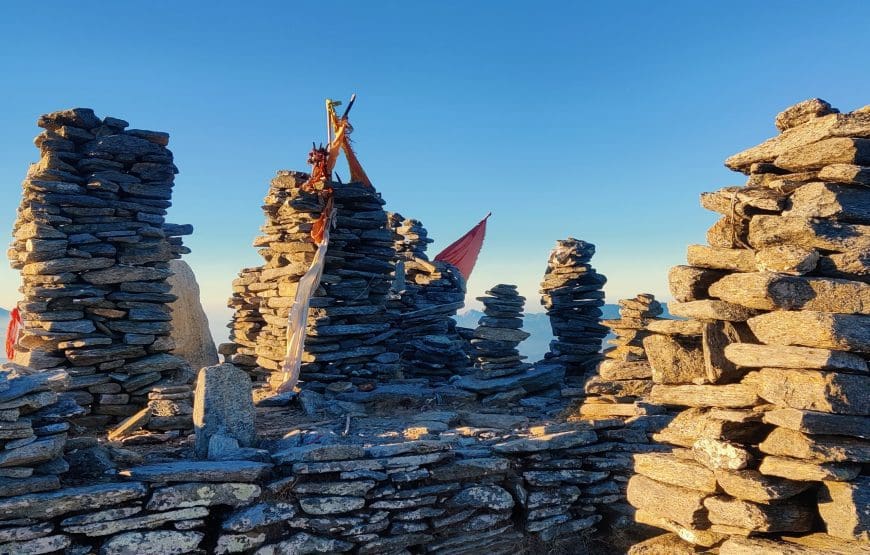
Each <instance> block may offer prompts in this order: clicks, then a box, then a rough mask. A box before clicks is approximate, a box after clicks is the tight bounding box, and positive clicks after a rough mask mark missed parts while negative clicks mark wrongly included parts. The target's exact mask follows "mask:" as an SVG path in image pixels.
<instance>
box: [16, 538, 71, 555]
mask: <svg viewBox="0 0 870 555" xmlns="http://www.w3.org/2000/svg"><path fill="white" fill-rule="evenodd" d="M71 543H72V540H71V539H70V537H69V536H67V535H63V534H57V535H54V536H43V537H41V538H34V539H30V540H24V541H15V542H9V543H4V544H0V553H9V554H10V555H12V554H18V553H22V554H23V553H26V554H27V555H38V554H41V553H55V552H57V551H61V550H63V549H65V548H67V547H69V545H70V544H71Z"/></svg>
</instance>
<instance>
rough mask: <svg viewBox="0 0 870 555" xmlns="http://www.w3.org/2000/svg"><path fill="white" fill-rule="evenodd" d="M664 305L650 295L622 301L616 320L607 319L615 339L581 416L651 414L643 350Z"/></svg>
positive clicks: (649, 378) (588, 389)
mask: <svg viewBox="0 0 870 555" xmlns="http://www.w3.org/2000/svg"><path fill="white" fill-rule="evenodd" d="M662 312H663V310H662V305H661V304H660V303H659V302H658V301H656V300H655V297H654V296H652V295H650V294H649V293H641V294H640V295H637V296H636V297H635V298H633V299H622V300H620V301H619V315H620V318H619V319H617V320H604V321H602V322H601V323H602V325H604V326H606V327H608V328H610V329H611V330H613V332H614V333H615V334H616V337H615V338H613V339H611V340H610V341H609V342H610V344H611V345H612V346H611V347H609V348H607V349H605V350H604V356H605V358H604V360H602V361H601V363H600V364H599V365H598V372H597V374H596V375H595V376H593V377H592V378H591V379H589V380H588V381H587V382H586V384H585V386H584V388H585V393H586V395H587V397H586V400H585V402H584V404H583V405H581V407H580V410H579V413H580V415H581V416H583V417H585V418H589V419H601V418H614V417H621V418H631V417H635V416H643V415H645V414H648V413H649V412H650V406H649V404H648V403H646V400H647V396H648V395H649V393H650V390H651V389H652V385H653V382H652V369H651V368H650V364H649V361H648V360H647V357H646V352H645V351H644V348H643V339H644V338H645V337H647V336H648V335H650V332H648V331H647V330H646V328H647V326H648V325H649V324H650V323H652V322H654V321H657V320H658V316H659V315H661V314H662Z"/></svg>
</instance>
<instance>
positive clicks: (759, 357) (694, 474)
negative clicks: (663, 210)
mask: <svg viewBox="0 0 870 555" xmlns="http://www.w3.org/2000/svg"><path fill="white" fill-rule="evenodd" d="M777 127H779V129H780V130H781V134H780V135H778V136H777V137H774V138H772V139H769V140H768V141H765V142H764V143H762V144H761V145H759V146H756V147H753V148H751V149H749V150H746V151H744V152H741V153H739V154H736V155H734V156H732V157H731V158H729V159H728V160H727V161H726V165H727V166H728V167H730V168H732V169H734V170H737V171H741V172H743V173H746V174H748V175H749V179H748V182H747V184H746V186H744V187H727V188H725V189H721V190H719V191H716V192H713V193H705V194H703V195H702V197H701V204H702V205H703V206H704V207H705V208H708V209H710V210H713V211H716V212H719V213H720V214H722V215H723V216H722V219H720V220H719V222H717V223H716V224H715V225H714V226H713V227H712V228H711V229H710V231H709V232H708V241H709V245H704V246H701V245H694V246H691V247H689V252H688V262H689V265H688V266H678V267H676V268H674V269H673V270H672V271H671V275H670V285H671V291H672V293H673V295H674V298H675V299H676V300H677V301H678V302H676V303H674V304H672V305H670V306H669V308H670V311H671V313H672V314H674V315H676V316H682V317H684V318H689V319H690V320H689V321H686V322H683V323H682V325H683V326H684V328H685V329H684V332H685V333H686V334H687V335H688V339H680V340H677V339H675V338H676V337H677V335H672V336H669V337H671V340H670V341H659V342H658V343H657V344H656V343H655V342H652V343H651V342H650V340H651V339H652V337H648V338H647V339H646V340H645V341H644V345H645V347H646V350H647V353H648V354H649V358H650V361H651V363H652V370H653V372H652V378H653V381H654V382H655V385H654V386H653V389H652V392H651V400H652V401H653V402H655V403H659V404H662V405H668V406H673V407H680V408H682V409H683V411H682V412H680V413H679V414H678V415H677V416H676V417H675V418H674V420H673V421H672V422H671V423H670V424H669V425H668V427H666V428H665V429H664V430H662V431H661V432H660V433H659V434H657V435H656V438H657V440H658V441H660V442H662V443H666V444H668V445H671V446H673V450H672V452H671V453H668V454H644V455H636V456H635V471H636V472H637V475H636V476H634V477H633V478H632V480H631V483H630V484H629V488H628V500H629V501H630V502H631V503H632V504H633V505H634V506H635V507H637V509H638V510H637V514H636V517H637V520H638V521H640V522H644V523H647V524H651V525H654V526H657V527H660V528H664V529H666V530H669V531H671V532H673V533H676V534H679V536H680V537H681V538H682V539H683V541H684V542H689V543H691V544H694V546H699V547H697V548H698V549H700V548H706V547H712V546H719V552H720V553H723V554H736V553H741V554H742V553H760V552H764V553H858V552H866V551H868V549H870V543H868V540H870V516H868V512H867V506H868V500H870V478H868V476H867V475H866V465H867V463H870V441H868V440H870V401H868V399H870V397H868V395H867V391H868V388H870V376H868V367H867V361H866V357H867V353H870V309H868V303H867V299H870V284H868V281H870V280H868V277H867V276H868V275H870V261H868V258H867V256H866V253H867V252H868V251H870V210H868V207H870V190H868V189H867V185H868V184H870V178H868V176H870V146H868V145H870V141H868V139H867V138H868V137H870V109H862V110H859V111H856V112H852V113H848V114H841V113H838V112H837V111H836V110H834V109H832V108H831V107H830V105H829V104H827V103H826V102H824V101H821V100H818V99H815V100H810V101H806V102H802V103H800V104H798V105H796V106H793V107H791V108H789V109H787V110H785V111H784V112H782V113H781V114H780V115H779V116H778V117H777ZM691 327H695V328H696V329H695V331H694V332H692V331H691V330H690V329H689V328H691ZM672 331H675V330H672ZM693 336H694V337H693ZM862 465H863V466H862ZM807 534H808V535H807ZM661 541H662V542H665V541H670V540H661ZM683 545H685V544H683ZM687 548H692V549H694V548H695V547H692V546H687ZM643 552H644V553H646V552H649V551H643Z"/></svg>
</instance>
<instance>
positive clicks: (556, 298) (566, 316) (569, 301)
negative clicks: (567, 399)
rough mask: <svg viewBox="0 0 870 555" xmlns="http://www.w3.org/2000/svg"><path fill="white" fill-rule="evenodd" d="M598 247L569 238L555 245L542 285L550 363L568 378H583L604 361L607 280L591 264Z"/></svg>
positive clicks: (542, 301)
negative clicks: (561, 368) (550, 336)
mask: <svg viewBox="0 0 870 555" xmlns="http://www.w3.org/2000/svg"><path fill="white" fill-rule="evenodd" d="M594 254H595V245H593V244H591V243H587V242H585V241H580V240H579V239H574V238H573V237H569V238H568V239H565V240H560V241H556V248H555V249H553V251H552V252H551V253H550V258H549V260H548V261H547V271H546V273H545V274H544V281H543V282H541V294H542V297H541V304H542V305H544V307H545V308H546V310H547V314H548V315H549V317H550V325H551V326H552V328H553V335H554V336H555V337H556V338H555V339H554V340H553V341H552V342H551V343H550V352H549V353H547V359H551V360H554V361H558V362H561V363H563V364H565V365H566V366H567V368H568V373H569V375H580V376H582V375H584V374H587V373H588V372H590V371H592V370H593V369H594V368H595V366H596V365H597V364H598V361H600V360H601V355H600V354H599V351H600V350H601V341H602V339H603V338H604V336H606V335H607V328H606V327H604V326H602V325H601V324H600V323H599V320H600V318H601V316H602V314H603V313H602V311H601V307H602V306H604V291H602V290H601V288H602V287H604V284H605V283H606V282H607V278H605V277H604V276H603V275H601V274H599V273H597V272H596V271H595V269H594V268H593V267H592V266H591V265H590V264H589V262H590V261H591V260H592V256H593V255H594Z"/></svg>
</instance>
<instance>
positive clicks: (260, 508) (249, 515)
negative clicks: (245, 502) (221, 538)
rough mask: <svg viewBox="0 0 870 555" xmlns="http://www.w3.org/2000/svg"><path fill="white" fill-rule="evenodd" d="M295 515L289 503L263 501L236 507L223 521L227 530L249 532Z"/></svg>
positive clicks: (294, 510)
mask: <svg viewBox="0 0 870 555" xmlns="http://www.w3.org/2000/svg"><path fill="white" fill-rule="evenodd" d="M294 516H296V509H295V508H294V507H293V505H292V504H290V503H278V502H264V503H257V504H256V505H252V506H250V507H246V508H244V509H238V510H236V511H235V512H233V513H232V514H230V515H229V516H228V517H227V518H226V519H225V520H224V522H223V525H222V526H223V529H224V530H226V531H228V532H238V533H243V532H250V531H251V530H254V529H255V528H260V527H261V526H268V525H270V524H274V523H276V522H281V521H283V520H290V519H291V518H293V517H294Z"/></svg>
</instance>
